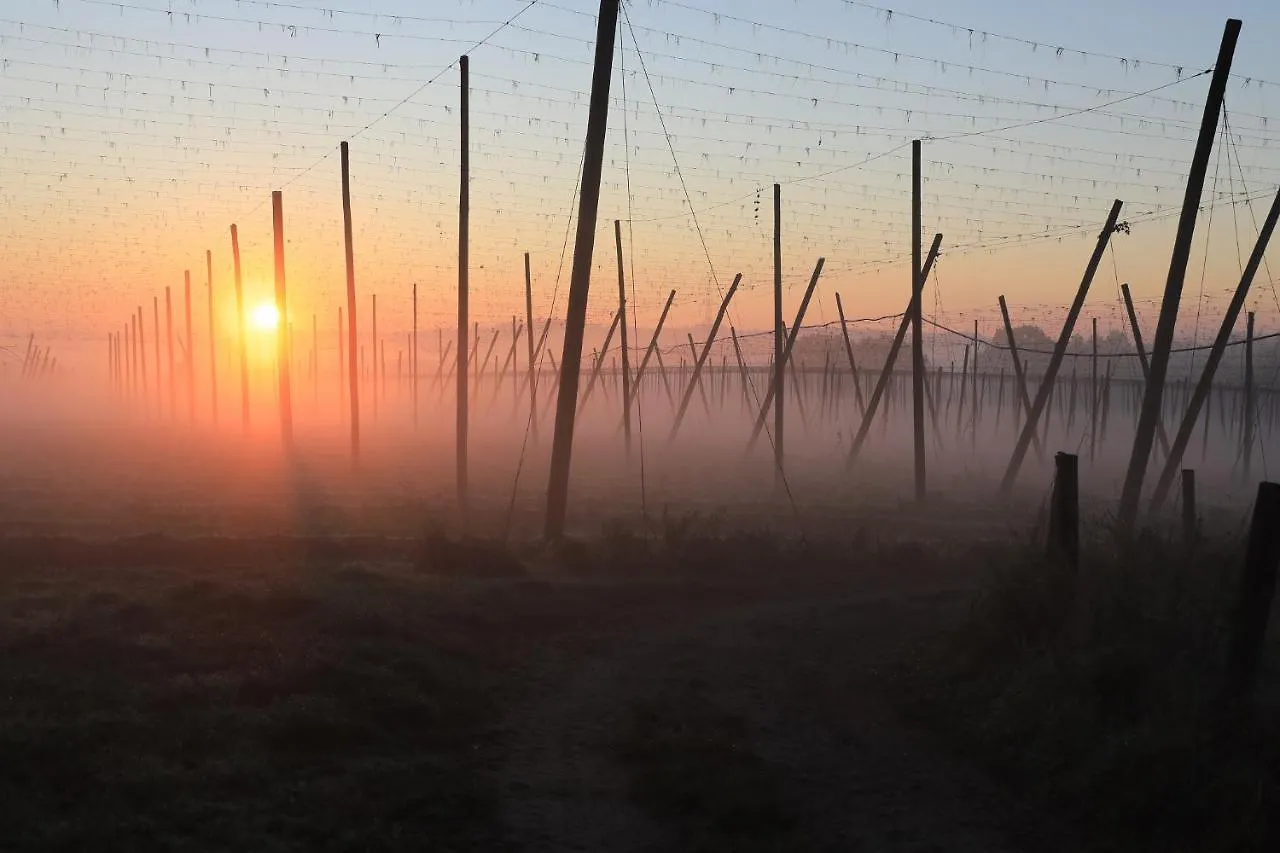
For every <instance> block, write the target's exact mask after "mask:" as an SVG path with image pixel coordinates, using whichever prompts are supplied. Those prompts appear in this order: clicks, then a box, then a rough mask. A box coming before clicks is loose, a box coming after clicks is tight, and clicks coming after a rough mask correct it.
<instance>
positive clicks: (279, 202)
mask: <svg viewBox="0 0 1280 853" xmlns="http://www.w3.org/2000/svg"><path fill="white" fill-rule="evenodd" d="M271 221H272V231H273V233H274V235H275V262H276V263H275V280H276V315H277V316H279V318H280V324H279V326H278V327H277V328H276V373H277V374H278V377H279V385H280V438H281V440H282V441H283V442H284V445H285V447H286V448H292V447H293V389H292V388H291V386H290V383H289V378H290V376H289V372H290V369H291V368H292V365H290V363H289V360H290V355H289V354H290V352H291V350H290V348H289V312H288V303H287V300H286V299H285V280H284V195H283V194H282V193H281V192H280V191H279V190H276V191H274V192H272V193H271Z"/></svg>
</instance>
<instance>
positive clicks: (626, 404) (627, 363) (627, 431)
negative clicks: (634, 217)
mask: <svg viewBox="0 0 1280 853" xmlns="http://www.w3.org/2000/svg"><path fill="white" fill-rule="evenodd" d="M613 241H614V243H615V244H616V245H617V247H618V313H619V314H620V315H622V328H621V330H620V331H621V333H622V434H623V441H624V443H625V445H626V452H627V457H628V458H630V456H631V353H630V352H629V351H628V350H627V281H626V274H625V273H624V271H623V267H622V223H621V222H619V221H618V220H617V219H615V220H613Z"/></svg>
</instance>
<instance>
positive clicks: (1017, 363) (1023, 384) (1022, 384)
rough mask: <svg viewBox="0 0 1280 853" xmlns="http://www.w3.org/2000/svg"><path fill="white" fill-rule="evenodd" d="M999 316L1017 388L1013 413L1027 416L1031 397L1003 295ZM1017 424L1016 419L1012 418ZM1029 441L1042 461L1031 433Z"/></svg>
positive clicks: (1041, 454) (1038, 440) (1035, 438)
mask: <svg viewBox="0 0 1280 853" xmlns="http://www.w3.org/2000/svg"><path fill="white" fill-rule="evenodd" d="M1000 316H1001V317H1002V318H1003V319H1004V335H1005V337H1006V338H1008V340H1009V356H1010V357H1011V358H1012V359H1013V381H1014V383H1016V384H1017V386H1018V393H1017V395H1016V396H1015V397H1014V406H1013V410H1014V412H1017V411H1019V406H1021V411H1023V412H1026V413H1027V414H1030V413H1031V397H1030V395H1028V394H1027V381H1026V377H1025V376H1024V375H1023V370H1022V359H1021V358H1019V357H1018V342H1017V341H1015V340H1014V338H1013V324H1012V323H1010V322H1009V306H1008V305H1007V304H1006V303H1005V301H1004V295H1003V294H1001V296H1000ZM1014 423H1017V418H1016V417H1015V418H1014ZM1031 441H1032V443H1033V444H1034V445H1035V448H1036V457H1037V458H1039V459H1044V447H1042V446H1041V444H1040V439H1039V437H1038V436H1037V435H1036V434H1035V433H1034V432H1033V433H1031Z"/></svg>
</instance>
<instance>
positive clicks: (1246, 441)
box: [1241, 311, 1255, 480]
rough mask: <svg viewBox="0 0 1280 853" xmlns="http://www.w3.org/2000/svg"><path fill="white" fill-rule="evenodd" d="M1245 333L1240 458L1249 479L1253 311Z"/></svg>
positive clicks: (1251, 456)
mask: <svg viewBox="0 0 1280 853" xmlns="http://www.w3.org/2000/svg"><path fill="white" fill-rule="evenodd" d="M1244 328H1245V333H1244V436H1243V448H1242V449H1243V453H1242V455H1241V459H1242V460H1243V462H1244V468H1243V472H1242V473H1243V474H1244V479H1246V480H1247V479H1249V477H1250V476H1251V475H1252V473H1253V465H1252V462H1253V421H1254V408H1255V407H1254V399H1253V312H1252V311H1250V312H1249V313H1248V314H1247V315H1246V316H1245V326H1244Z"/></svg>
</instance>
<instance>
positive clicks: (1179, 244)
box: [1116, 18, 1240, 530]
mask: <svg viewBox="0 0 1280 853" xmlns="http://www.w3.org/2000/svg"><path fill="white" fill-rule="evenodd" d="M1239 35H1240V21H1238V20H1237V19H1235V18H1229V19H1228V20H1227V25H1226V29H1225V30H1224V31H1223V35H1222V44H1221V46H1220V47H1219V49H1218V61H1217V62H1216V63H1214V66H1213V77H1212V79H1211V80H1210V82H1209V95H1208V98H1207V99H1206V101H1205V107H1204V117H1203V118H1202V119H1201V122H1200V135H1199V137H1198V138H1197V140H1196V149H1195V154H1194V156H1193V157H1192V160H1191V170H1190V172H1189V173H1188V175H1187V191H1186V194H1185V196H1184V197H1183V200H1182V213H1181V215H1180V216H1179V218H1178V232H1177V235H1176V236H1175V238H1174V243H1173V256H1172V258H1171V259H1170V262H1169V276H1168V279H1167V280H1166V281H1165V286H1164V299H1163V300H1162V302H1161V304H1160V319H1159V320H1158V321H1157V323H1156V336H1155V340H1154V341H1153V342H1152V345H1151V371H1150V374H1149V376H1148V379H1147V383H1146V387H1145V389H1144V391H1143V397H1142V410H1141V412H1140V413H1139V415H1138V428H1137V431H1136V433H1135V434H1134V438H1133V453H1132V454H1131V455H1130V456H1129V467H1128V470H1127V471H1126V472H1125V478H1124V488H1123V490H1122V492H1121V496H1120V508H1119V511H1118V513H1117V515H1116V520H1117V522H1118V523H1119V525H1120V529H1121V530H1127V529H1131V528H1132V527H1133V524H1134V522H1135V521H1136V520H1137V516H1138V501H1139V500H1140V499H1141V497H1142V482H1143V480H1144V479H1145V477H1146V474H1147V462H1148V460H1149V459H1150V457H1151V445H1152V442H1153V440H1154V438H1155V431H1156V422H1157V421H1159V420H1160V413H1161V401H1162V400H1163V395H1164V383H1165V377H1166V376H1167V375H1168V372H1169V351H1170V350H1171V349H1172V348H1173V332H1174V327H1175V326H1176V325H1177V322H1178V305H1179V303H1180V302H1181V300H1182V285H1183V281H1184V280H1185V278H1186V274H1187V262H1188V260H1190V257H1191V242H1192V238H1193V237H1194V235H1195V227H1196V211H1197V209H1198V208H1199V206H1200V194H1201V192H1202V191H1203V190H1204V178H1205V173H1206V171H1207V170H1208V166H1209V156H1210V154H1211V153H1212V151H1213V137H1214V135H1215V134H1216V133H1217V129H1218V114H1219V113H1221V112H1222V101H1223V96H1224V94H1225V92H1226V87H1227V78H1228V77H1229V76H1230V73H1231V60H1232V58H1233V57H1234V55H1235V49H1236V39H1237V38H1238V37H1239Z"/></svg>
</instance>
